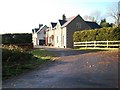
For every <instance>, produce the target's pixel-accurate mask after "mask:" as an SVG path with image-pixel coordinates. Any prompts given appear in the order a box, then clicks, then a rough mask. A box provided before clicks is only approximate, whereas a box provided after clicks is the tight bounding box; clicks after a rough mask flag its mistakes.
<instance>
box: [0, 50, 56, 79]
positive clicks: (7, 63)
mask: <svg viewBox="0 0 120 90" xmlns="http://www.w3.org/2000/svg"><path fill="white" fill-rule="evenodd" d="M53 57H54V53H53V52H50V51H46V50H44V49H36V50H32V51H27V52H21V51H16V50H7V49H3V50H2V79H3V80H6V79H8V78H10V77H14V76H17V75H19V74H21V73H23V72H25V71H28V70H31V69H34V68H36V67H38V66H40V65H41V64H43V63H46V62H48V61H50V60H51V59H52V58H53Z"/></svg>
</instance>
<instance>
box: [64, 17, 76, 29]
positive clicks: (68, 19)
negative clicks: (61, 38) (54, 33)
mask: <svg viewBox="0 0 120 90" xmlns="http://www.w3.org/2000/svg"><path fill="white" fill-rule="evenodd" d="M76 17H77V16H73V17H70V18H67V19H66V20H67V22H65V23H64V24H63V26H62V27H65V26H67V25H68V24H69V23H70V22H71V21H72V20H73V19H75V18H76Z"/></svg>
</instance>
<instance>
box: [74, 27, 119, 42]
mask: <svg viewBox="0 0 120 90" xmlns="http://www.w3.org/2000/svg"><path fill="white" fill-rule="evenodd" d="M73 38H74V42H85V41H107V40H109V41H114V40H120V27H117V28H110V27H109V28H100V29H94V30H82V31H77V32H75V33H74V35H73Z"/></svg>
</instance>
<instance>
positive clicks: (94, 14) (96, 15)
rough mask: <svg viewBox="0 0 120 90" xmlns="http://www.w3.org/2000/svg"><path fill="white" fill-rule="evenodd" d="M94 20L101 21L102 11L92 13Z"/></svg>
mask: <svg viewBox="0 0 120 90" xmlns="http://www.w3.org/2000/svg"><path fill="white" fill-rule="evenodd" d="M91 16H92V19H93V21H95V22H97V23H100V20H101V18H102V17H101V12H100V11H95V12H93V13H92V14H91Z"/></svg>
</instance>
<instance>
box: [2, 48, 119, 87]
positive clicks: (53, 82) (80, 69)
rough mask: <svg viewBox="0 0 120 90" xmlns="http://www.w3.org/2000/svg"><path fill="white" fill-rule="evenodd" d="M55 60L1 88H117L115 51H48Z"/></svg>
mask: <svg viewBox="0 0 120 90" xmlns="http://www.w3.org/2000/svg"><path fill="white" fill-rule="evenodd" d="M47 50H50V51H54V52H56V53H57V54H58V57H57V58H56V60H55V61H53V62H50V63H47V64H45V65H43V67H42V68H41V67H39V68H37V69H35V70H32V71H29V72H27V73H24V74H21V75H19V76H18V77H15V78H12V79H9V80H6V81H4V82H3V88H117V87H118V53H117V52H116V51H99V52H89V51H79V50H71V49H56V48H47Z"/></svg>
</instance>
